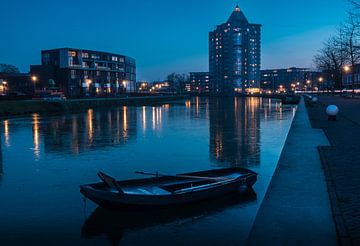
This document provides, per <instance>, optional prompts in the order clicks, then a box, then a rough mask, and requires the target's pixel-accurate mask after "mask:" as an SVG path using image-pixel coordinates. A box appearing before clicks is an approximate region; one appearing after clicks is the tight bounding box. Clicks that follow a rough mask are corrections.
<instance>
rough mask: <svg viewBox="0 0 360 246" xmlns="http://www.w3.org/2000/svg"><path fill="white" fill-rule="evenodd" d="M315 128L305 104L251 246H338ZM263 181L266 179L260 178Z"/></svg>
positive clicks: (321, 140)
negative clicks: (311, 123) (312, 125)
mask: <svg viewBox="0 0 360 246" xmlns="http://www.w3.org/2000/svg"><path fill="white" fill-rule="evenodd" d="M328 144H329V143H328V140H327V139H326V136H325V135H324V133H323V131H322V130H317V129H313V128H312V127H311V125H310V121H309V118H308V114H307V111H306V108H305V105H304V102H303V101H302V102H301V103H300V105H299V109H298V111H297V113H296V116H295V118H294V122H293V124H292V126H291V129H290V132H289V135H288V137H287V140H286V143H285V146H284V149H283V151H282V154H281V157H280V160H279V163H278V166H277V169H276V171H275V173H274V176H273V178H272V181H271V183H270V186H269V188H268V191H267V193H266V195H265V198H264V201H263V203H262V204H261V206H260V209H259V211H258V214H257V217H256V219H255V222H254V225H253V227H252V230H251V232H250V235H249V238H248V240H247V245H320V244H322V245H336V244H337V237H336V230H335V225H334V220H333V217H332V213H331V207H330V201H329V195H328V192H327V186H326V181H325V176H324V172H323V170H322V169H321V161H320V157H319V153H318V150H317V147H318V146H319V145H322V146H325V145H328ZM259 178H261V177H259Z"/></svg>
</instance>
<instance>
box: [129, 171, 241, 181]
mask: <svg viewBox="0 0 360 246" xmlns="http://www.w3.org/2000/svg"><path fill="white" fill-rule="evenodd" d="M135 173H137V174H142V175H150V176H156V177H174V178H188V179H202V180H213V181H227V180H234V179H232V178H213V177H202V176H192V175H181V174H177V175H170V174H160V173H146V172H135Z"/></svg>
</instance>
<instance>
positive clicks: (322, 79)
mask: <svg viewBox="0 0 360 246" xmlns="http://www.w3.org/2000/svg"><path fill="white" fill-rule="evenodd" d="M322 82H324V78H323V77H319V85H318V87H319V88H318V90H319V91H320V83H322Z"/></svg>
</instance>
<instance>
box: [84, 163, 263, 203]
mask: <svg viewBox="0 0 360 246" xmlns="http://www.w3.org/2000/svg"><path fill="white" fill-rule="evenodd" d="M236 170H237V171H239V169H236ZM241 171H242V172H243V173H245V172H246V173H247V174H252V175H247V176H246V177H245V176H244V178H241V177H240V178H237V179H233V180H229V181H226V182H219V184H214V185H211V186H210V187H208V188H205V189H201V190H194V191H187V192H181V193H171V194H164V195H141V194H136V195H134V194H126V193H124V194H120V193H118V192H114V191H108V190H104V189H101V188H98V189H97V187H101V185H102V184H101V183H97V184H93V185H82V186H81V187H80V192H81V193H82V194H83V195H84V196H85V197H87V198H88V199H90V200H91V201H93V202H95V203H97V204H99V205H100V206H102V207H111V208H137V207H168V206H177V205H183V204H188V203H194V202H198V201H201V200H206V199H211V198H214V197H218V196H222V195H226V194H228V193H232V192H238V191H239V190H240V189H241V187H243V188H251V187H252V186H253V184H254V183H255V182H256V180H257V174H256V173H254V172H252V171H250V170H247V169H241ZM184 175H185V174H184ZM186 175H198V176H199V175H207V176H210V175H211V171H208V172H198V173H187V174H186ZM213 176H214V175H213ZM145 180H146V181H148V182H156V178H152V179H143V181H145ZM139 181H140V182H141V180H139ZM127 182H130V183H131V182H132V181H125V182H124V183H123V184H124V185H126V184H127ZM159 182H160V183H161V182H166V180H160V181H159ZM119 184H120V185H121V184H122V183H121V182H119Z"/></svg>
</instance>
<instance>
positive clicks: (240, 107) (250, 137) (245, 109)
mask: <svg viewBox="0 0 360 246" xmlns="http://www.w3.org/2000/svg"><path fill="white" fill-rule="evenodd" d="M260 104H261V102H260V98H231V97H230V98H218V99H216V98H214V99H212V100H211V101H210V105H209V107H210V110H209V111H210V112H209V118H210V155H211V157H212V158H214V159H216V160H217V161H219V162H220V163H226V164H230V165H234V166H242V165H245V166H246V165H253V164H259V163H260Z"/></svg>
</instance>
